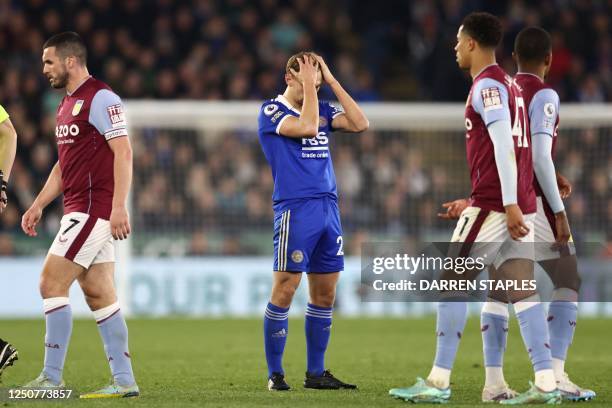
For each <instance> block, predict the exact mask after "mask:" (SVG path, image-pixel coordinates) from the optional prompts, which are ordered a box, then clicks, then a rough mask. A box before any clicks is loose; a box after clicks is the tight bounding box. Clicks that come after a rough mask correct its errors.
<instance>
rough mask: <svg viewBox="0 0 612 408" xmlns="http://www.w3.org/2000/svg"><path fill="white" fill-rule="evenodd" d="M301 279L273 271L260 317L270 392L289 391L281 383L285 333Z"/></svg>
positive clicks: (296, 274) (290, 273)
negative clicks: (270, 292)
mask: <svg viewBox="0 0 612 408" xmlns="http://www.w3.org/2000/svg"><path fill="white" fill-rule="evenodd" d="M301 278H302V274H301V273H299V272H298V273H296V272H279V271H276V272H274V275H273V279H274V281H273V284H272V295H271V297H270V302H268V305H267V306H266V312H265V314H264V347H265V353H266V362H267V364H268V380H269V381H268V388H269V389H270V390H275V391H285V390H288V389H289V386H288V385H287V383H286V382H285V380H284V374H285V371H284V370H283V353H284V351H285V344H286V343H287V335H288V333H289V307H290V306H291V302H292V300H293V295H294V294H295V291H296V290H297V288H298V286H299V284H300V280H301Z"/></svg>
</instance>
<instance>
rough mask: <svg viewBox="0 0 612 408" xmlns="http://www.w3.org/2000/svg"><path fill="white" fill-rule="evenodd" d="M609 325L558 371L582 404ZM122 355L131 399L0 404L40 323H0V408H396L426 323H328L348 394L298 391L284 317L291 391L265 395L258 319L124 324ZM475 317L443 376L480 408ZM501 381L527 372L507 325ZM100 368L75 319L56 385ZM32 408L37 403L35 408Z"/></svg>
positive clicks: (32, 363) (603, 382)
mask: <svg viewBox="0 0 612 408" xmlns="http://www.w3.org/2000/svg"><path fill="white" fill-rule="evenodd" d="M611 323H612V320H603V319H581V320H580V321H579V323H578V330H577V332H576V336H575V339H574V344H573V346H572V348H571V349H570V353H569V361H568V363H567V369H568V371H569V373H570V375H571V377H572V379H574V380H575V381H576V382H577V383H579V384H581V385H584V386H588V387H591V388H592V389H594V390H595V391H596V392H597V394H598V396H597V399H596V400H595V401H591V402H588V403H586V404H588V406H589V407H595V406H608V405H609V404H611V403H612V391H611V390H610V386H609V385H608V381H609V380H610V374H611V373H612V355H611V353H610V348H609V344H610V334H611V333H612V330H611V329H612V324H611ZM128 326H129V329H130V351H131V354H132V359H133V364H134V369H135V374H136V378H137V380H138V384H139V386H140V389H141V397H139V398H130V399H124V400H117V399H113V400H78V399H72V400H68V401H62V402H52V401H46V402H38V401H35V402H31V401H30V402H26V401H8V400H7V399H6V388H7V387H13V386H17V385H19V384H23V383H24V382H26V381H29V380H31V379H33V378H34V377H36V376H37V375H38V373H39V372H40V369H41V365H42V359H43V352H44V350H43V347H42V344H43V338H44V322H43V321H38V320H4V321H2V320H0V336H2V338H4V339H5V340H8V341H10V342H11V343H13V344H14V345H15V346H16V347H17V348H18V349H19V360H18V361H17V362H16V364H15V366H13V367H9V368H8V369H7V371H5V373H4V374H3V375H2V381H3V382H2V384H1V385H0V387H3V388H2V394H3V395H2V397H0V407H22V406H23V407H25V406H38V407H54V406H83V407H85V406H87V407H100V406H104V407H110V406H117V405H122V406H142V407H145V406H146V407H151V406H168V407H169V406H172V407H190V406H193V407H196V406H218V407H233V406H245V407H246V406H248V407H255V406H262V407H263V406H266V407H269V406H291V407H292V408H293V407H309V408H312V407H324V406H333V407H340V406H351V407H402V406H404V405H405V404H406V403H405V402H403V401H399V400H394V399H392V398H391V397H389V396H388V395H387V392H388V390H389V388H391V387H396V386H407V385H411V384H412V383H413V382H414V379H415V377H416V376H419V375H420V376H426V375H427V374H428V372H429V368H430V366H431V362H432V358H433V355H434V350H435V344H434V339H435V337H434V334H433V332H434V326H435V320H434V318H433V317H429V318H423V319H340V318H338V319H335V320H334V328H333V333H332V339H331V343H330V347H329V351H328V354H327V356H328V357H327V360H326V364H327V366H328V367H329V368H330V369H332V372H333V373H334V374H336V375H337V376H338V377H339V378H340V379H342V380H344V381H347V382H352V383H356V384H358V385H359V390H358V391H348V390H347V391H318V390H305V389H303V388H302V386H301V382H302V380H303V376H304V371H305V344H304V335H303V326H304V322H303V320H300V319H292V320H291V321H290V326H289V327H290V335H289V337H288V342H287V347H286V350H285V358H284V367H285V371H286V378H287V381H288V382H289V384H290V385H292V386H293V389H292V391H290V392H284V393H271V392H269V391H267V389H266V367H265V358H264V354H263V340H262V322H261V321H260V320H257V319H249V320H234V319H220V320H197V319H181V318H176V319H159V320H148V319H133V320H130V321H129V322H128ZM481 348H482V345H481V339H480V330H479V327H478V320H477V319H476V318H472V319H470V320H469V322H468V326H467V328H466V330H465V333H464V336H463V339H462V342H461V346H460V349H459V353H458V357H457V361H456V363H455V368H454V371H453V378H452V381H453V388H452V389H453V396H452V404H449V405H446V406H454V405H463V406H474V405H478V404H480V393H481V390H482V385H483V381H484V370H483V367H482V353H481ZM505 367H506V368H505V373H506V379H507V380H508V382H509V383H510V385H511V386H512V387H514V388H515V389H516V390H517V391H524V390H525V389H526V388H527V387H528V384H527V381H528V380H529V379H531V377H532V372H531V367H530V363H529V360H528V358H527V355H526V352H525V349H524V347H523V344H522V340H521V337H520V334H519V331H518V327H517V326H516V324H514V323H513V325H512V326H511V328H510V336H509V341H508V350H507V352H506V357H505ZM109 378H110V372H109V369H108V365H107V363H106V359H105V356H104V352H103V349H102V344H101V340H100V338H99V336H98V331H97V329H96V325H95V323H94V322H93V321H89V320H77V321H75V324H74V329H73V332H72V340H71V343H70V348H69V351H68V357H67V361H66V367H65V370H64V379H65V381H66V384H67V386H68V388H72V389H74V390H75V393H76V394H78V393H81V392H86V391H92V390H94V389H97V388H100V387H101V386H102V385H105V384H106V383H107V382H108V381H109ZM41 404H42V405H41Z"/></svg>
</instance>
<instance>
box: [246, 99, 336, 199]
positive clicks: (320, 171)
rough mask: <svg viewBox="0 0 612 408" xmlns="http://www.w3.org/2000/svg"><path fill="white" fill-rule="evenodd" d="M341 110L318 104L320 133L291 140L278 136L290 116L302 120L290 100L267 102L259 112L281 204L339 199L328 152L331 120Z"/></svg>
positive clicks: (262, 139)
mask: <svg viewBox="0 0 612 408" xmlns="http://www.w3.org/2000/svg"><path fill="white" fill-rule="evenodd" d="M342 113H343V112H342V110H340V109H338V108H336V107H335V106H333V105H331V104H330V103H329V102H323V101H319V133H318V134H317V136H315V137H313V138H290V137H285V136H281V135H280V133H279V130H280V127H281V124H282V123H283V121H284V120H285V119H287V118H288V117H289V116H295V117H299V116H300V111H298V110H297V109H295V108H293V107H292V106H291V104H290V103H289V102H288V101H287V99H286V98H285V97H284V96H282V95H279V96H278V97H277V98H275V99H271V100H269V101H266V102H264V103H263V105H262V106H261V110H260V112H259V119H258V121H259V141H260V143H261V147H262V149H263V152H264V155H265V156H266V159H267V160H268V163H270V167H271V168H272V177H273V178H274V193H273V195H272V200H273V201H274V203H278V202H280V201H283V200H291V199H296V198H314V197H323V196H332V197H333V198H337V190H336V175H335V174H334V167H333V165H332V159H331V154H330V151H329V141H330V136H331V133H332V132H333V130H334V129H332V126H331V124H332V120H333V119H334V118H335V117H336V116H338V115H340V114H342Z"/></svg>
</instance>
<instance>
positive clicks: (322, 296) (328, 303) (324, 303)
mask: <svg viewBox="0 0 612 408" xmlns="http://www.w3.org/2000/svg"><path fill="white" fill-rule="evenodd" d="M311 297H312V299H311V302H312V303H314V304H315V305H317V306H321V307H332V306H333V305H334V301H335V300H336V289H335V288H325V289H323V290H321V289H319V290H316V291H313V293H312V294H311Z"/></svg>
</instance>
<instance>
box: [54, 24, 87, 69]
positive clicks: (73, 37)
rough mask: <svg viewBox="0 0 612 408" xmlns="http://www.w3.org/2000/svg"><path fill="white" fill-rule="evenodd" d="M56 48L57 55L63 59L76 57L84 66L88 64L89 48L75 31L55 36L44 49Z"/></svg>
mask: <svg viewBox="0 0 612 408" xmlns="http://www.w3.org/2000/svg"><path fill="white" fill-rule="evenodd" d="M49 47H55V49H56V51H57V53H58V54H59V55H60V56H61V57H63V58H66V57H76V58H77V59H78V60H79V62H80V63H81V64H82V65H85V64H86V63H87V48H86V47H85V43H84V42H83V40H82V39H81V36H80V35H78V34H77V33H75V32H74V31H66V32H63V33H59V34H55V35H54V36H53V37H51V38H49V39H48V40H47V41H46V42H45V44H44V45H43V49H45V48H49Z"/></svg>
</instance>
